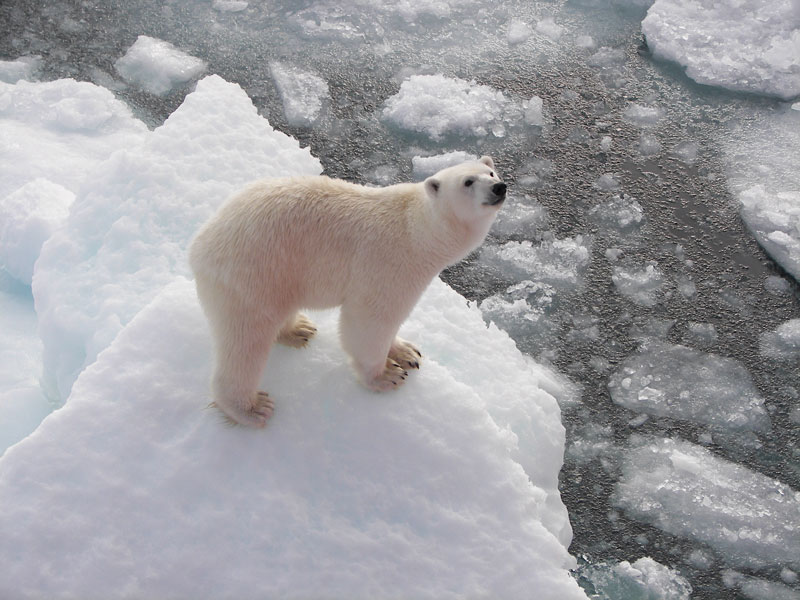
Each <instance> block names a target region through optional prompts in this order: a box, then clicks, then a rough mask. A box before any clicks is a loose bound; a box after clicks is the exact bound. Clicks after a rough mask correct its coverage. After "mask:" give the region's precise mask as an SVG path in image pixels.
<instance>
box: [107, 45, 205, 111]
mask: <svg viewBox="0 0 800 600" xmlns="http://www.w3.org/2000/svg"><path fill="white" fill-rule="evenodd" d="M114 67H115V68H116V69H117V72H118V73H119V74H120V75H121V76H122V77H123V78H124V79H125V80H126V81H129V82H130V83H132V84H134V85H137V86H139V87H141V88H143V89H144V90H146V91H148V92H150V93H151V94H155V95H157V96H164V95H166V94H168V93H169V92H170V91H172V89H173V88H175V87H176V86H179V85H182V84H184V83H187V82H189V81H191V80H193V79H195V78H196V77H199V76H200V75H201V74H202V73H203V71H205V70H206V63H205V62H204V61H202V60H200V59H199V58H195V57H194V56H191V55H189V54H186V53H185V52H183V51H182V50H179V49H178V48H176V47H175V46H173V45H172V44H170V43H169V42H165V41H163V40H158V39H156V38H152V37H148V36H146V35H140V36H139V37H138V38H137V39H136V41H135V42H134V44H133V45H132V46H131V47H130V48H128V51H127V52H126V53H125V55H124V56H123V57H122V58H120V59H118V60H117V62H116V63H114Z"/></svg>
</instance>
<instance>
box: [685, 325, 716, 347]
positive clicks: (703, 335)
mask: <svg viewBox="0 0 800 600" xmlns="http://www.w3.org/2000/svg"><path fill="white" fill-rule="evenodd" d="M688 332H689V337H690V338H691V339H692V341H694V343H696V344H700V345H704V346H707V345H711V344H714V343H716V341H717V328H716V327H714V325H713V324H712V323H697V322H696V321H692V322H690V323H689V327H688Z"/></svg>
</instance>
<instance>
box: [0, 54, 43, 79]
mask: <svg viewBox="0 0 800 600" xmlns="http://www.w3.org/2000/svg"><path fill="white" fill-rule="evenodd" d="M41 62H42V57H41V56H21V57H19V58H18V59H16V60H0V81H4V82H5V83H17V82H18V81H19V80H20V79H31V78H32V77H33V75H34V73H36V72H37V71H38V70H39V67H40V65H41Z"/></svg>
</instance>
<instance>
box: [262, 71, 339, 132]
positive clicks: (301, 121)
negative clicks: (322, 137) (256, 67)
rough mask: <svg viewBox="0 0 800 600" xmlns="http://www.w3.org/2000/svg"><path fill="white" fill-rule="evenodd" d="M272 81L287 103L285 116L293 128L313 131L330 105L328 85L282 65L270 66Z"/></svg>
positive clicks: (319, 79)
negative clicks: (326, 106) (328, 102)
mask: <svg viewBox="0 0 800 600" xmlns="http://www.w3.org/2000/svg"><path fill="white" fill-rule="evenodd" d="M269 68H270V72H271V73H272V78H273V79H274V80H275V85H276V86H277V87H278V93H279V94H280V96H281V101H282V102H283V113H284V115H286V120H287V121H288V122H289V125H294V126H296V127H311V126H312V125H314V124H315V123H316V122H317V120H318V119H319V117H320V114H321V113H322V109H323V105H324V104H325V103H326V102H327V101H328V98H329V92H328V84H327V83H326V82H325V80H324V79H322V78H321V77H319V76H317V75H314V74H313V73H309V72H307V71H301V70H298V69H293V68H291V67H289V66H286V65H283V64H281V63H279V62H272V63H270V65H269Z"/></svg>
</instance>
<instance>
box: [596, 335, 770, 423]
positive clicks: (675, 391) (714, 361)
mask: <svg viewBox="0 0 800 600" xmlns="http://www.w3.org/2000/svg"><path fill="white" fill-rule="evenodd" d="M608 389H609V391H610V392H611V399H612V400H613V401H614V402H615V403H616V404H620V405H622V406H625V407H626V408H629V409H631V410H635V411H638V412H645V413H648V414H651V415H657V416H659V417H669V418H671V419H678V420H682V421H691V422H693V423H702V424H706V425H713V426H714V427H718V428H722V429H730V430H752V431H759V432H763V431H767V430H769V428H770V419H769V416H768V415H767V412H766V410H765V409H764V399H763V398H761V396H760V395H759V393H758V391H757V390H756V388H755V386H754V385H753V381H752V379H751V378H750V375H749V373H748V372H747V370H746V369H745V368H744V366H742V364H741V363H739V362H738V361H736V360H734V359H731V358H725V357H722V356H717V355H716V354H706V353H703V352H699V351H697V350H693V349H691V348H687V347H686V346H679V345H672V344H659V343H650V344H648V345H647V346H645V347H644V348H643V349H642V350H640V351H639V352H637V353H635V354H633V355H631V356H629V357H628V358H626V359H625V360H624V361H623V362H622V364H621V365H620V368H619V370H618V371H617V372H616V373H614V374H613V375H612V376H611V378H610V379H609V382H608Z"/></svg>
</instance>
